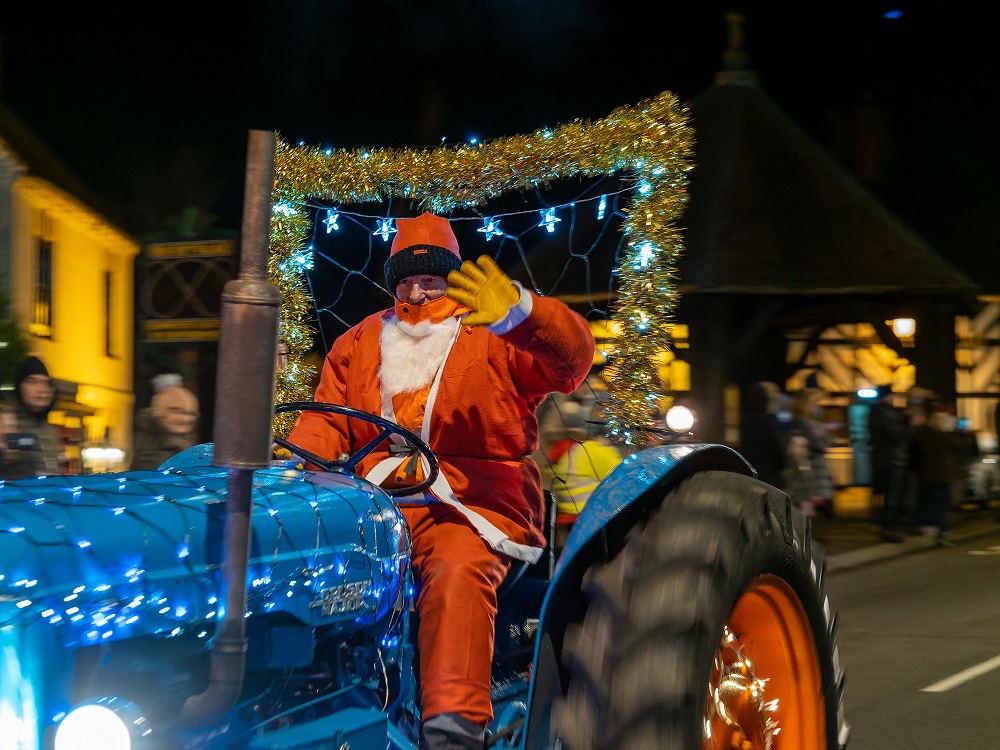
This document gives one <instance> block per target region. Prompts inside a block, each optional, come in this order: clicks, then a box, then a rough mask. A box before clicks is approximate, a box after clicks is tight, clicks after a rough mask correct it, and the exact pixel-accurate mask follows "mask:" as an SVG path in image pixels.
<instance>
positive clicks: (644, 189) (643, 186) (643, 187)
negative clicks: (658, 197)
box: [638, 180, 653, 195]
mask: <svg viewBox="0 0 1000 750" xmlns="http://www.w3.org/2000/svg"><path fill="white" fill-rule="evenodd" d="M652 189H653V185H652V183H650V182H649V181H648V180H643V181H642V182H640V183H639V187H638V191H639V195H649V193H650V191H652Z"/></svg>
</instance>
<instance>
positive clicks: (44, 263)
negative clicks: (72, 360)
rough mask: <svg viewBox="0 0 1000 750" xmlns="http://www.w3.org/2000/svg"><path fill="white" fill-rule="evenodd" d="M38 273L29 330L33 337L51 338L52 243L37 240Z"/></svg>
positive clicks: (40, 239)
mask: <svg viewBox="0 0 1000 750" xmlns="http://www.w3.org/2000/svg"><path fill="white" fill-rule="evenodd" d="M37 260H38V273H37V275H36V276H35V307H34V313H33V315H32V320H31V326H30V330H31V333H33V334H34V335H35V336H40V337H42V338H47V339H50V338H52V241H51V240H45V239H42V238H41V237H39V238H38V256H37Z"/></svg>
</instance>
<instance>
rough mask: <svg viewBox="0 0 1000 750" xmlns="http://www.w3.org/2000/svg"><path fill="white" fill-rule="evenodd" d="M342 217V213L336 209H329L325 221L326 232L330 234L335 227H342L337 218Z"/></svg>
mask: <svg viewBox="0 0 1000 750" xmlns="http://www.w3.org/2000/svg"><path fill="white" fill-rule="evenodd" d="M339 218H340V214H339V213H337V212H336V211H327V212H326V218H325V219H324V220H323V223H324V224H326V233H327V234H330V232H332V231H333V230H334V229H340V225H339V224H337V219H339Z"/></svg>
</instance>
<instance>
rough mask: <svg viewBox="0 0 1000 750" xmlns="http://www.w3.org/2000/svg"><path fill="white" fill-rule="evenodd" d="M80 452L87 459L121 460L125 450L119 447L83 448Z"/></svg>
mask: <svg viewBox="0 0 1000 750" xmlns="http://www.w3.org/2000/svg"><path fill="white" fill-rule="evenodd" d="M80 454H81V455H82V456H83V457H84V458H85V459H87V460H88V461H121V460H122V459H123V458H125V451H123V450H122V449H121V448H98V447H92V448H84V449H83V450H82V451H80Z"/></svg>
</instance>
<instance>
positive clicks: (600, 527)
mask: <svg viewBox="0 0 1000 750" xmlns="http://www.w3.org/2000/svg"><path fill="white" fill-rule="evenodd" d="M711 470H714V471H729V472H734V473H737V474H743V475H746V476H751V477H752V476H755V472H754V470H753V468H752V467H751V466H750V464H749V463H747V461H746V460H745V459H744V458H743V457H742V456H740V454H739V453H737V452H736V451H734V450H733V449H732V448H729V447H727V446H724V445H714V444H677V445H665V446H658V447H655V448H648V449H646V450H643V451H640V452H638V453H634V454H632V455H630V456H628V457H627V458H626V459H625V460H624V461H623V462H622V463H621V464H619V465H618V466H617V467H616V468H615V469H614V471H612V472H611V474H609V475H608V476H607V477H606V478H605V479H604V481H603V482H601V484H600V485H599V486H598V487H597V489H596V490H594V493H593V494H592V495H591V496H590V498H589V499H588V501H587V504H586V505H585V506H584V508H583V511H582V512H581V513H580V517H579V518H578V519H577V521H576V523H575V524H574V525H573V530H572V532H571V533H570V536H569V539H568V540H567V542H566V546H565V547H564V548H563V551H562V553H561V554H560V556H559V561H558V563H557V564H556V569H555V574H554V576H553V578H552V581H551V583H550V585H549V588H548V591H547V593H546V595H545V599H544V601H543V603H542V609H541V613H540V615H539V622H538V631H537V633H538V634H537V637H536V639H535V656H534V668H533V670H532V678H531V686H530V692H529V698H528V705H529V706H530V707H531V708H530V710H529V712H528V720H527V724H528V726H527V728H526V731H525V734H524V743H523V745H522V747H523V748H524V749H525V750H533V749H535V748H537V749H539V750H541V749H542V748H546V747H548V746H549V742H550V740H549V723H550V721H549V720H550V716H551V710H552V704H553V702H554V701H555V699H556V698H558V697H560V696H562V694H563V692H564V690H565V685H564V684H563V683H564V675H563V674H562V673H561V670H560V666H559V664H560V656H561V653H562V642H563V636H564V633H565V629H566V625H567V623H568V622H570V621H572V620H574V619H576V618H578V617H579V616H580V615H581V614H582V611H583V609H584V607H585V601H584V598H583V596H582V594H581V588H582V580H583V576H584V574H585V573H586V572H587V570H588V569H589V568H590V567H591V566H592V565H593V564H594V563H596V562H603V561H607V560H608V559H610V558H611V557H612V556H614V554H615V553H617V552H618V550H620V549H621V548H622V546H623V545H624V543H625V539H626V537H627V536H628V533H629V530H630V529H631V528H632V527H633V526H635V524H636V523H637V522H638V521H640V520H641V519H642V518H644V517H646V516H648V515H649V513H650V512H651V511H652V510H653V509H655V507H656V506H658V505H659V504H660V503H661V502H662V501H663V498H664V497H666V495H667V494H668V493H669V491H670V490H671V489H673V488H674V487H675V486H677V485H678V484H680V483H681V482H682V481H684V480H685V479H687V478H689V477H691V476H692V475H694V474H696V473H698V472H702V471H711Z"/></svg>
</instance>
